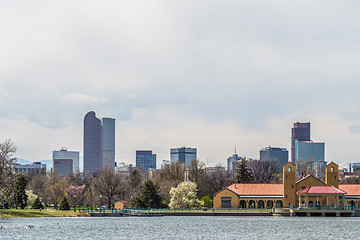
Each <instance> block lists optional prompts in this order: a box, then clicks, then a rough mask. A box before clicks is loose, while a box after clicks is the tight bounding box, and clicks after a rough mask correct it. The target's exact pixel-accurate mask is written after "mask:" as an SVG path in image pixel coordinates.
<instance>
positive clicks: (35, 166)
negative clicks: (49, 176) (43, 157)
mask: <svg viewBox="0 0 360 240" xmlns="http://www.w3.org/2000/svg"><path fill="white" fill-rule="evenodd" d="M15 173H21V174H23V175H26V176H35V175H38V174H43V175H45V174H46V164H41V162H33V163H32V164H18V165H16V168H15Z"/></svg>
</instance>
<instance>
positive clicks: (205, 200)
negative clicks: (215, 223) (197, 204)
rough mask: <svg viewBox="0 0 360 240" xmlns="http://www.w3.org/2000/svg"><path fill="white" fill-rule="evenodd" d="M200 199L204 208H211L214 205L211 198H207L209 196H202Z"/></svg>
mask: <svg viewBox="0 0 360 240" xmlns="http://www.w3.org/2000/svg"><path fill="white" fill-rule="evenodd" d="M200 201H201V205H202V207H205V208H212V207H213V205H214V202H213V200H211V199H210V198H209V196H205V197H203V198H202V199H201V200H200Z"/></svg>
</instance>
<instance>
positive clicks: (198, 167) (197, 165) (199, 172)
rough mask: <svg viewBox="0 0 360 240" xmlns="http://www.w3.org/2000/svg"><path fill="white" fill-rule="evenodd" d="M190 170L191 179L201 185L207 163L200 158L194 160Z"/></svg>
mask: <svg viewBox="0 0 360 240" xmlns="http://www.w3.org/2000/svg"><path fill="white" fill-rule="evenodd" d="M189 171H190V180H191V181H192V182H195V183H196V184H197V185H198V186H199V183H200V182H201V181H202V178H203V176H204V175H205V164H204V163H203V162H201V161H200V160H199V159H195V160H192V161H191V167H190V169H189Z"/></svg>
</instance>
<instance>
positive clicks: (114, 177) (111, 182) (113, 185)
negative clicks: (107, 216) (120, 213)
mask: <svg viewBox="0 0 360 240" xmlns="http://www.w3.org/2000/svg"><path fill="white" fill-rule="evenodd" d="M92 187H93V189H94V191H95V193H97V194H99V195H100V196H102V197H104V199H105V201H106V203H107V205H108V207H109V208H111V207H112V204H113V202H114V200H115V199H116V197H123V196H124V195H125V194H126V181H125V179H124V177H123V176H122V175H119V174H115V171H114V169H113V168H105V169H103V170H102V171H101V172H100V174H99V176H98V177H97V178H95V179H94V181H93V184H92Z"/></svg>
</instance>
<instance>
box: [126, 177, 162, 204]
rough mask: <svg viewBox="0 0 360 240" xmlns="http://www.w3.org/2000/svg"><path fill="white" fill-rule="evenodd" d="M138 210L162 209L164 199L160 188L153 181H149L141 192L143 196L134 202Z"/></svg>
mask: <svg viewBox="0 0 360 240" xmlns="http://www.w3.org/2000/svg"><path fill="white" fill-rule="evenodd" d="M133 204H134V206H135V207H136V208H162V207H164V205H163V203H162V198H161V196H160V194H159V186H157V185H155V184H154V183H153V181H151V180H147V181H145V183H144V187H143V189H142V191H141V195H140V196H138V197H136V198H135V199H134V200H133Z"/></svg>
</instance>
